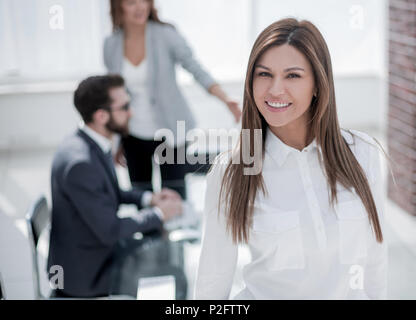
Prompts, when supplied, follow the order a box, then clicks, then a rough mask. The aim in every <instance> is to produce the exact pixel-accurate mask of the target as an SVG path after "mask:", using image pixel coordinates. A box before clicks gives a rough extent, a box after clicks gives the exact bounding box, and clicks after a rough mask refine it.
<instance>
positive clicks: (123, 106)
mask: <svg viewBox="0 0 416 320" xmlns="http://www.w3.org/2000/svg"><path fill="white" fill-rule="evenodd" d="M129 109H130V102H127V103H126V104H124V105H122V106H121V107H120V108H117V109H111V108H110V111H111V112H115V111H121V110H123V111H128V110H129Z"/></svg>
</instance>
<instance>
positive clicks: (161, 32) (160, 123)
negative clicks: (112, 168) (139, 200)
mask: <svg viewBox="0 0 416 320" xmlns="http://www.w3.org/2000/svg"><path fill="white" fill-rule="evenodd" d="M110 3H111V18H112V22H113V33H112V34H111V35H110V36H109V37H107V38H106V39H105V42H104V63H105V66H106V68H107V70H108V72H109V73H118V74H121V75H122V76H123V77H124V78H125V80H126V84H127V88H128V89H129V93H130V95H131V99H132V100H131V107H132V110H133V117H132V119H131V121H130V125H129V126H130V134H129V136H127V137H123V139H122V144H121V145H122V148H121V149H120V154H121V152H123V149H124V154H125V157H126V160H127V166H128V170H129V175H130V179H131V182H132V184H133V185H134V186H138V187H140V188H143V189H147V190H152V187H151V181H152V156H153V154H154V152H155V149H156V148H157V146H158V145H159V144H160V143H161V142H158V141H154V134H155V132H156V130H157V129H160V128H167V129H170V130H171V131H172V132H173V133H175V132H176V129H177V121H185V125H186V130H190V129H193V128H194V127H195V119H194V117H193V115H192V113H191V111H190V109H189V107H188V104H187V103H186V100H185V98H184V96H183V95H182V93H181V91H180V90H179V87H178V84H177V82H176V74H175V65H176V64H180V65H182V67H183V68H184V69H186V70H187V71H189V72H190V73H191V74H192V75H193V76H194V78H195V80H196V81H197V82H198V83H199V84H200V85H201V86H202V87H204V88H205V89H206V90H207V91H208V92H209V93H210V94H212V95H214V96H216V97H217V98H218V99H220V100H221V101H222V102H224V104H225V105H226V106H227V107H228V109H229V111H230V112H232V114H233V116H234V118H235V120H236V122H238V121H239V119H240V117H241V111H240V108H239V106H238V103H237V102H236V101H234V100H232V99H230V98H229V97H228V96H227V95H226V93H225V92H224V91H223V90H222V89H221V87H220V86H219V85H218V84H217V83H216V82H215V80H214V79H213V78H212V77H211V76H210V74H209V73H208V72H207V71H205V70H204V68H203V67H202V66H201V65H200V64H199V63H198V61H197V60H196V59H195V58H194V57H193V54H192V51H191V49H190V48H189V46H188V45H187V43H186V41H185V39H184V38H183V37H182V36H181V35H180V34H179V32H178V31H177V30H176V29H175V28H174V27H173V26H172V25H170V24H167V23H164V22H161V21H160V20H159V18H158V15H157V12H156V9H155V7H154V3H153V0H111V1H110ZM166 142H167V145H168V146H169V147H170V148H173V149H174V152H175V163H176V160H177V156H176V155H177V152H183V149H184V148H186V144H185V141H178V137H176V139H175V141H166ZM160 168H161V177H162V184H163V186H166V187H170V188H172V189H175V190H176V191H178V192H179V193H180V194H181V195H182V197H183V198H185V195H186V191H185V184H184V176H185V174H186V170H185V168H186V165H183V164H163V165H161V166H160Z"/></svg>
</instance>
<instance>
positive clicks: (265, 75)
mask: <svg viewBox="0 0 416 320" xmlns="http://www.w3.org/2000/svg"><path fill="white" fill-rule="evenodd" d="M257 75H258V76H259V77H270V76H271V75H270V73H268V72H259V73H258V74H257Z"/></svg>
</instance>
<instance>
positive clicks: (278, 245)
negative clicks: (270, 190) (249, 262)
mask: <svg viewBox="0 0 416 320" xmlns="http://www.w3.org/2000/svg"><path fill="white" fill-rule="evenodd" d="M250 245H251V249H252V255H253V263H261V264H264V265H265V267H266V269H267V270H269V271H280V270H286V269H303V268H304V267H305V256H304V251H303V243H302V234H301V229H300V224H299V213H298V212H297V211H288V212H283V213H282V212H278V213H264V214H255V215H254V217H253V227H252V233H251V241H250Z"/></svg>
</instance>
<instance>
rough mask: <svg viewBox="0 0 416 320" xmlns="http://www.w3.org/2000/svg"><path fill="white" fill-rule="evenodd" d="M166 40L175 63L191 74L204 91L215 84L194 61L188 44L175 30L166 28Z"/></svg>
mask: <svg viewBox="0 0 416 320" xmlns="http://www.w3.org/2000/svg"><path fill="white" fill-rule="evenodd" d="M168 39H169V41H170V48H171V50H172V54H173V57H174V59H175V61H176V62H178V63H180V64H181V66H182V67H183V68H184V69H185V70H187V71H188V72H189V73H191V74H192V75H193V76H194V78H195V80H196V81H197V82H198V83H199V84H200V85H201V86H202V87H204V88H205V90H208V89H209V88H210V87H211V86H212V85H213V84H215V80H214V79H213V78H212V76H211V75H210V74H209V73H208V72H207V71H206V70H205V69H204V68H203V67H202V66H201V64H200V63H199V62H198V61H197V60H196V58H195V57H194V54H193V52H192V50H191V48H190V47H189V45H188V43H187V42H186V41H185V39H184V37H183V36H182V35H181V34H180V33H179V32H178V31H177V30H176V29H174V28H172V27H168Z"/></svg>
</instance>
